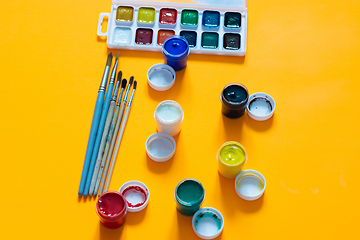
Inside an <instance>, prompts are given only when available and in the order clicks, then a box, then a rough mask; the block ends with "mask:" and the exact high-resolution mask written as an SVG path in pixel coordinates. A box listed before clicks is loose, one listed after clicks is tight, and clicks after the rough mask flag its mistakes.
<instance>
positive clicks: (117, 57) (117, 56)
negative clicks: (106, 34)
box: [116, 50, 120, 60]
mask: <svg viewBox="0 0 360 240" xmlns="http://www.w3.org/2000/svg"><path fill="white" fill-rule="evenodd" d="M119 56H120V50H119V51H118V52H117V54H116V60H118V59H119Z"/></svg>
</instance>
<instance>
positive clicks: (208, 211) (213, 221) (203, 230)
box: [192, 207, 224, 239]
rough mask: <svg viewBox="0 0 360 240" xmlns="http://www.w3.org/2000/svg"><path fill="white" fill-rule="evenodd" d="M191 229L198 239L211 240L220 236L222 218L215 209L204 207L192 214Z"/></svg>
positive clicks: (222, 224)
mask: <svg viewBox="0 0 360 240" xmlns="http://www.w3.org/2000/svg"><path fill="white" fill-rule="evenodd" d="M192 227H193V230H194V232H195V234H196V235H197V236H198V237H199V238H202V239H213V238H216V237H218V236H219V235H220V234H221V232H222V230H223V228H224V217H223V216H222V214H221V213H220V212H219V211H218V210H216V209H215V208H211V207H204V208H201V209H200V210H198V211H197V212H196V213H195V214H194V216H193V218H192Z"/></svg>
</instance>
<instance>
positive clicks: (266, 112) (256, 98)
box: [246, 92, 275, 121]
mask: <svg viewBox="0 0 360 240" xmlns="http://www.w3.org/2000/svg"><path fill="white" fill-rule="evenodd" d="M246 108H247V113H248V115H249V116H250V117H251V118H252V119H254V120H257V121H265V120H268V119H269V118H271V117H272V115H274V111H275V100H274V99H273V98H272V97H271V96H270V95H269V94H266V93H262V92H258V93H254V94H252V95H251V96H250V98H249V103H248V105H247V106H246Z"/></svg>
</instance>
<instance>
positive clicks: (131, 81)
mask: <svg viewBox="0 0 360 240" xmlns="http://www.w3.org/2000/svg"><path fill="white" fill-rule="evenodd" d="M133 81H134V76H131V77H130V82H129V84H130V85H131V84H132V83H133Z"/></svg>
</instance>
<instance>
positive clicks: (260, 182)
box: [235, 170, 266, 201]
mask: <svg viewBox="0 0 360 240" xmlns="http://www.w3.org/2000/svg"><path fill="white" fill-rule="evenodd" d="M265 188H266V181H265V178H264V176H263V175H262V174H261V173H259V172H258V171H255V170H244V171H242V172H241V173H239V175H238V176H237V177H236V179H235V191H236V193H237V194H238V195H239V197H241V198H242V199H244V200H247V201H253V200H256V199H258V198H260V197H261V196H262V195H263V194H264V191H265Z"/></svg>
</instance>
